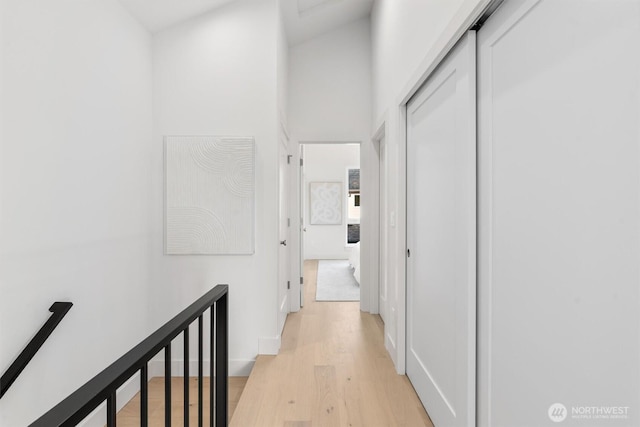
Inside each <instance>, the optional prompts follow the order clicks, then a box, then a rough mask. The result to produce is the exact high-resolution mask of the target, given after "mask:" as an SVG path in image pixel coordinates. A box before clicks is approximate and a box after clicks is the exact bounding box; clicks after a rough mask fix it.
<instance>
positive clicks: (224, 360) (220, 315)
mask: <svg viewBox="0 0 640 427" xmlns="http://www.w3.org/2000/svg"><path fill="white" fill-rule="evenodd" d="M227 296H228V294H226V295H224V296H223V297H221V298H220V299H219V300H218V302H217V303H216V326H217V329H216V425H218V426H226V425H227V404H228V400H227V375H228V372H227V371H228V357H229V354H228V349H227V345H228V342H229V337H228V335H227V334H228V324H229V311H228V298H227Z"/></svg>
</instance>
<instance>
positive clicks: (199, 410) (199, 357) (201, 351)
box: [198, 314, 204, 427]
mask: <svg viewBox="0 0 640 427" xmlns="http://www.w3.org/2000/svg"><path fill="white" fill-rule="evenodd" d="M203 327H204V326H203V322H202V314H201V315H200V316H198V427H202V411H203V408H202V370H203V366H202V357H203V356H202V353H203V350H202V332H203V331H202V329H203Z"/></svg>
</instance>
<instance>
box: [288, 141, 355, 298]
mask: <svg viewBox="0 0 640 427" xmlns="http://www.w3.org/2000/svg"><path fill="white" fill-rule="evenodd" d="M301 153H302V154H301V158H303V162H301V174H300V213H301V233H300V243H301V244H300V248H301V257H300V258H301V260H302V262H303V265H302V266H301V267H302V268H301V271H302V272H304V271H313V272H314V274H316V273H315V271H316V267H317V282H316V283H317V285H316V292H315V295H314V299H315V300H317V301H360V203H361V194H360V144H359V143H304V144H301ZM304 263H307V264H309V263H313V264H314V268H312V269H308V268H307V269H305V268H304ZM303 274H304V273H303ZM303 282H307V280H304V278H303ZM301 295H304V291H303V292H301ZM301 303H302V305H304V300H302V301H301Z"/></svg>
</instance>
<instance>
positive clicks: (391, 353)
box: [384, 333, 398, 366]
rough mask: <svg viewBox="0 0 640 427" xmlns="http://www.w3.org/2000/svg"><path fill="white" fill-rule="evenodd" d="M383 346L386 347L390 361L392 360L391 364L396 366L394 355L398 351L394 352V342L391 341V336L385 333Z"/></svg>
mask: <svg viewBox="0 0 640 427" xmlns="http://www.w3.org/2000/svg"><path fill="white" fill-rule="evenodd" d="M384 348H386V349H387V352H388V353H389V356H391V361H392V362H393V365H394V366H397V363H396V355H397V354H398V353H397V352H396V343H395V342H394V341H393V339H392V338H391V336H390V335H389V334H387V333H385V334H384Z"/></svg>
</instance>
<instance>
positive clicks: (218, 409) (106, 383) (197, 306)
mask: <svg viewBox="0 0 640 427" xmlns="http://www.w3.org/2000/svg"><path fill="white" fill-rule="evenodd" d="M228 290H229V287H228V285H217V286H216V287H215V288H213V289H212V290H210V291H209V292H207V293H206V294H205V295H203V296H202V297H201V298H199V299H198V300H197V301H196V302H194V303H193V304H191V305H190V306H189V307H187V308H186V309H184V310H183V311H182V312H181V313H179V314H178V315H177V316H175V317H174V318H173V319H171V320H170V321H169V322H167V323H166V324H165V325H164V326H162V327H161V328H160V329H158V330H157V331H156V332H154V333H153V334H151V335H150V336H149V337H148V338H146V339H145V340H144V341H142V342H141V343H140V344H138V345H137V346H136V347H134V348H133V349H132V350H131V351H129V352H127V353H126V354H125V355H124V356H122V357H121V358H120V359H118V360H116V361H115V362H114V363H113V364H111V366H109V367H108V368H106V369H105V370H104V371H102V372H100V373H99V374H98V375H96V376H95V377H93V378H92V379H91V380H89V381H88V382H87V383H86V384H84V385H83V386H82V387H80V388H79V389H78V390H76V391H75V392H73V393H72V394H70V395H69V396H68V397H67V398H66V399H64V400H63V401H62V402H60V403H59V404H58V405H56V406H55V407H53V408H52V409H51V410H50V411H49V412H47V413H46V414H44V415H43V416H42V417H40V418H38V419H37V420H36V421H34V422H33V423H32V424H31V427H58V426H64V427H66V426H75V425H77V424H78V423H79V422H80V421H82V420H83V419H84V418H85V417H86V416H87V415H89V414H90V413H91V412H93V410H94V409H96V408H97V407H98V406H100V405H101V404H102V403H103V402H105V401H106V407H107V420H106V421H107V426H108V427H116V410H117V402H116V392H117V390H118V387H120V386H121V385H122V384H124V383H125V382H126V381H127V380H128V379H129V378H131V377H132V376H134V375H135V374H136V372H140V398H141V401H140V426H142V427H148V423H149V412H148V379H149V378H148V376H149V372H148V363H149V361H150V360H151V359H152V358H153V357H155V356H156V355H157V354H158V353H159V352H161V351H162V350H163V349H164V358H165V359H164V360H165V363H164V366H165V369H164V370H165V372H164V375H165V402H164V408H165V425H166V426H167V427H168V426H171V342H172V341H173V340H174V338H176V337H177V336H178V335H180V334H183V336H184V349H183V351H184V361H185V363H184V391H183V393H184V424H183V425H184V427H188V426H189V381H188V380H189V363H188V361H189V326H190V325H191V324H192V323H193V322H194V321H195V320H196V319H197V320H198V408H197V410H198V427H202V425H203V421H204V405H203V381H202V380H203V370H204V369H203V368H204V361H203V358H204V355H203V347H204V346H203V341H204V340H203V335H204V320H203V315H204V313H205V312H206V311H207V310H209V311H210V313H211V325H210V342H211V345H210V352H209V372H210V376H211V377H210V382H209V425H210V426H211V427H213V426H226V425H227V404H228V390H227V384H228V361H229V356H228V353H229V351H228V340H229V336H228V335H229V327H228V324H229V311H228ZM214 361H215V362H214ZM214 375H215V376H214Z"/></svg>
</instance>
